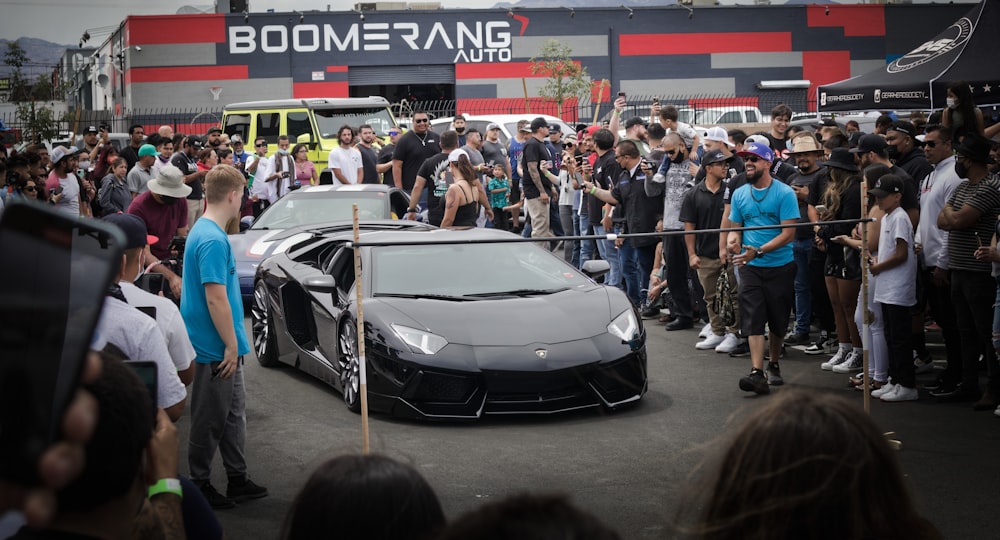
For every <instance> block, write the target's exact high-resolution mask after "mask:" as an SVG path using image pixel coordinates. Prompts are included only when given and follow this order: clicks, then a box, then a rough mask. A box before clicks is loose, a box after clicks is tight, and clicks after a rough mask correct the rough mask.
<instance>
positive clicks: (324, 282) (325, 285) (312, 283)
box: [302, 267, 610, 293]
mask: <svg viewBox="0 0 1000 540" xmlns="http://www.w3.org/2000/svg"><path fill="white" fill-rule="evenodd" d="M609 268H610V267H609ZM302 285H303V286H304V287H305V288H306V289H309V290H310V291H313V292H318V293H332V292H334V291H336V290H337V280H336V279H334V278H333V276H331V275H328V274H323V275H321V276H312V277H308V278H306V279H305V280H303V281H302Z"/></svg>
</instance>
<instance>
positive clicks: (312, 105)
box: [224, 96, 389, 111]
mask: <svg viewBox="0 0 1000 540" xmlns="http://www.w3.org/2000/svg"><path fill="white" fill-rule="evenodd" d="M388 105H389V101H388V100H387V99H385V98H384V97H381V96H368V97H366V98H313V99H271V100H264V101H243V102H239V103H230V104H229V105H226V106H225V109H224V110H227V111H229V110H237V109H289V108H307V109H322V108H339V107H343V108H347V107H359V106H360V107H364V106H374V107H380V106H388Z"/></svg>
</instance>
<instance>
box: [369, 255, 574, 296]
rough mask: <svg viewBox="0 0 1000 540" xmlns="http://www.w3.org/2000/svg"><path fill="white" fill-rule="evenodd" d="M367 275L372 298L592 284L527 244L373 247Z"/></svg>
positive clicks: (531, 290) (535, 290)
mask: <svg viewBox="0 0 1000 540" xmlns="http://www.w3.org/2000/svg"><path fill="white" fill-rule="evenodd" d="M372 272H373V276H372V292H373V293H374V294H375V295H376V296H379V295H389V296H391V295H404V296H411V295H417V296H420V295H427V296H435V295H437V296H440V295H447V296H468V295H485V296H495V295H498V294H500V295H502V294H503V293H510V294H511V295H524V294H547V293H554V292H558V291H562V290H565V289H566V288H576V287H585V286H587V285H592V284H593V282H591V281H590V279H589V278H587V277H585V276H584V275H583V274H581V273H580V272H579V271H578V270H577V269H575V268H573V267H572V266H570V265H568V264H566V263H565V262H563V261H561V260H559V259H557V258H556V257H554V256H552V254H550V253H549V252H547V251H545V250H543V249H541V248H539V247H538V246H535V245H533V244H526V243H502V244H459V245H440V244H438V245H435V244H422V245H418V246H378V247H374V248H372Z"/></svg>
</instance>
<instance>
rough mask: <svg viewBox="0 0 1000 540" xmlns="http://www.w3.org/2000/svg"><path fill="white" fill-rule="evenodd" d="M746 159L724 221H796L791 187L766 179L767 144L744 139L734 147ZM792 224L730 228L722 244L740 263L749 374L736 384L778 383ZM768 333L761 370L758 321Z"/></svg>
mask: <svg viewBox="0 0 1000 540" xmlns="http://www.w3.org/2000/svg"><path fill="white" fill-rule="evenodd" d="M739 156H740V157H741V158H743V161H744V163H745V164H746V177H747V183H746V184H744V185H743V186H741V187H740V188H738V189H737V190H736V191H735V192H733V196H732V201H731V205H732V209H731V211H730V214H729V220H730V221H731V222H732V226H733V227H744V226H746V227H758V226H763V225H779V224H780V225H793V224H795V223H797V222H798V220H799V204H798V200H797V199H796V197H795V192H794V191H792V188H790V187H788V185H786V184H785V183H784V182H777V181H775V180H774V179H773V178H771V163H772V162H774V154H773V153H772V152H771V149H770V148H768V147H767V146H765V145H763V144H759V143H750V144H748V145H746V146H744V147H743V151H741V152H739ZM794 239H795V229H794V228H791V227H789V228H784V229H782V228H774V229H762V230H753V231H732V232H730V233H729V235H728V239H727V242H726V248H727V249H728V251H729V253H731V254H732V255H733V263H734V264H736V265H737V266H739V267H740V290H739V308H740V330H741V332H742V333H743V335H744V337H748V341H749V344H750V360H751V362H752V363H753V368H752V369H751V370H750V374H749V375H748V376H746V377H743V378H742V379H740V389H741V390H743V391H746V392H755V393H757V394H767V393H768V392H770V391H771V390H770V387H769V385H774V386H778V385H780V384H783V383H784V381H782V379H781V370H780V369H779V367H778V358H779V357H780V355H781V345H782V339H783V338H784V335H785V328H786V327H787V326H788V317H789V315H790V313H791V308H792V305H793V303H794V301H795V289H794V283H795V262H794V255H793V253H792V246H791V245H790V242H791V241H792V240H794ZM765 324H766V325H767V327H768V330H769V331H770V333H771V340H770V346H771V361H770V362H769V363H768V365H767V374H766V375H765V373H764V369H763V368H764V326H765Z"/></svg>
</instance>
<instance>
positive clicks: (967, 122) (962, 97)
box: [945, 81, 976, 132]
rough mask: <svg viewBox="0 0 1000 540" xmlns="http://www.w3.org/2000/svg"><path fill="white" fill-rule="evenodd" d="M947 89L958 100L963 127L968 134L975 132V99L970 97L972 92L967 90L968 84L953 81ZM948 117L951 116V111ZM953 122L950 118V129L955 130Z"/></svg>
mask: <svg viewBox="0 0 1000 540" xmlns="http://www.w3.org/2000/svg"><path fill="white" fill-rule="evenodd" d="M947 89H948V91H949V92H951V93H952V94H955V97H957V98H958V109H956V110H957V111H958V112H959V113H961V114H962V122H963V126H964V127H965V129H966V130H968V131H969V132H975V131H976V99H975V98H973V97H972V90H969V83H967V82H965V81H955V82H953V83H951V84H949V85H948V86H947ZM945 109H946V110H947V111H948V115H949V116H951V111H950V110H948V109H947V107H946V108H945ZM955 127H956V126H955V121H954V118H952V123H951V128H952V129H955Z"/></svg>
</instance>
